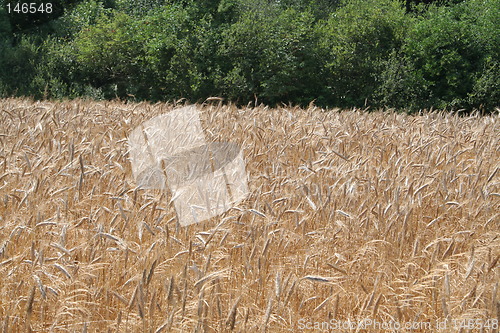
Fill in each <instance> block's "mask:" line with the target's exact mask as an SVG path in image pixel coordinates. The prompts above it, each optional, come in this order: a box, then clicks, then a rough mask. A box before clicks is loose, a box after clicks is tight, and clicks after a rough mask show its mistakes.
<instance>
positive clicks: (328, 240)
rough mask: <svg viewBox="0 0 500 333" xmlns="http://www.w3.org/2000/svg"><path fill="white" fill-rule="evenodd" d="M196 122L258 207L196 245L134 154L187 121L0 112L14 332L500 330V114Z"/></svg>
mask: <svg viewBox="0 0 500 333" xmlns="http://www.w3.org/2000/svg"><path fill="white" fill-rule="evenodd" d="M198 107H199V108H200V118H201V122H202V124H203V126H204V130H205V134H206V136H207V138H208V139H210V140H213V141H220V140H229V141H231V142H235V143H237V144H239V145H241V146H242V149H243V151H244V156H245V162H246V172H247V173H248V179H249V189H250V194H249V196H248V197H247V199H246V200H244V201H242V202H240V203H239V204H238V205H236V206H235V207H234V208H232V209H230V210H229V211H227V212H226V213H224V214H223V215H221V216H218V217H216V218H212V219H211V220H208V221H205V222H203V223H200V224H195V225H191V226H189V227H179V226H178V223H177V222H176V215H175V211H174V209H173V207H172V204H171V202H170V200H171V197H170V194H169V193H168V192H162V191H160V190H142V189H139V188H137V186H136V184H135V182H134V179H133V177H132V172H131V165H130V161H129V157H128V153H127V151H128V146H127V136H128V135H129V133H130V132H131V131H132V130H133V129H134V128H135V127H136V126H138V125H139V124H141V123H142V122H144V121H146V120H148V119H150V118H152V117H154V116H156V115H160V114H162V113H165V112H168V111H169V110H172V109H173V108H174V105H172V104H154V105H152V104H147V103H137V104H133V103H121V102H119V101H113V102H91V101H84V100H72V101H64V102H49V101H42V102H40V101H32V100H29V99H3V100H0V332H180V331H183V332H230V331H234V332H266V331H267V332H298V331H307V332H312V331H318V332H320V331H321V332H324V331H333V330H331V327H330V328H328V327H327V326H322V327H321V329H320V327H319V326H317V325H325V323H329V324H332V323H334V322H338V323H341V322H343V323H345V322H349V321H350V322H354V323H356V322H357V323H359V322H363V321H365V323H366V320H368V319H369V320H372V321H374V322H376V321H378V322H379V323H388V322H392V323H395V322H398V323H410V322H413V323H418V322H420V323H428V324H429V325H437V323H439V322H440V321H443V320H444V319H448V322H447V323H450V325H449V326H447V329H446V330H443V331H450V332H455V331H459V329H456V328H457V327H453V326H452V324H453V325H458V324H464V323H466V325H465V326H463V327H462V331H463V332H468V331H471V332H472V331H478V332H479V331H484V332H493V331H497V329H496V327H495V326H494V323H495V322H496V323H498V319H500V318H499V317H500V295H499V294H500V292H499V291H498V281H500V263H499V257H500V172H499V171H498V169H499V167H500V151H499V150H500V142H499V139H500V124H499V115H498V112H497V113H494V114H492V115H490V116H479V115H477V114H474V115H469V116H461V117H460V116H457V115H452V114H448V113H444V112H426V113H422V114H419V115H407V114H400V113H395V112H391V111H387V112H381V111H373V112H363V111H359V110H346V111H340V110H329V111H326V112H325V111H324V110H321V109H319V108H316V107H314V106H312V105H311V106H310V107H309V108H307V109H301V108H294V107H282V108H275V109H271V108H267V107H263V106H260V107H247V108H237V107H236V106H231V105H229V106H221V105H217V106H216V105H198ZM470 320H472V321H473V323H475V324H474V325H476V327H471V326H470V323H471V321H470ZM490 324H491V325H490ZM467 325H469V326H467ZM481 325H483V326H482V327H480V326H481ZM487 325H490V326H487ZM432 327H433V329H432V330H433V331H435V326H432ZM315 329H316V330H315ZM385 330H386V331H387V330H390V329H387V328H386V329H385ZM336 331H339V332H343V331H352V332H354V331H363V332H366V331H378V332H380V331H381V330H380V327H378V328H376V327H367V328H366V329H365V328H360V327H358V328H352V327H343V328H340V329H339V330H336ZM399 331H401V332H406V331H408V332H409V331H413V332H425V331H429V327H427V328H425V327H424V328H422V327H412V329H410V328H408V327H406V328H402V329H401V330H399Z"/></svg>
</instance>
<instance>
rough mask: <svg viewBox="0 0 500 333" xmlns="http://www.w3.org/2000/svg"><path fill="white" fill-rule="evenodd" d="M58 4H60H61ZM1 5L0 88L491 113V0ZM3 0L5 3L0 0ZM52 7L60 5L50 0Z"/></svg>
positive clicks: (494, 12) (494, 30)
mask: <svg viewBox="0 0 500 333" xmlns="http://www.w3.org/2000/svg"><path fill="white" fill-rule="evenodd" d="M61 3H62V2H61ZM68 4H71V5H67V6H66V8H64V6H63V7H61V8H59V14H58V15H57V16H55V17H52V18H51V19H50V20H49V19H44V20H43V19H41V20H40V23H39V24H38V25H36V26H33V24H32V25H30V26H23V25H22V24H16V26H15V27H14V26H13V24H14V22H28V21H26V19H25V18H24V19H21V18H19V17H15V15H16V14H12V13H11V14H9V13H7V12H6V10H5V8H6V7H5V6H2V8H1V9H0V95H1V96H9V95H32V96H34V97H36V98H44V97H45V98H65V97H69V98H71V97H77V96H90V97H92V98H115V97H119V98H131V99H136V100H144V99H147V100H153V101H156V100H169V99H176V98H181V97H185V98H187V99H189V100H191V101H192V102H194V101H201V100H204V99H206V98H207V97H210V96H221V97H224V98H226V99H227V100H230V101H235V102H238V103H242V104H246V103H248V102H249V101H254V100H255V99H258V101H260V102H263V103H267V104H276V103H294V104H307V103H309V102H311V101H313V100H314V101H315V103H316V104H318V105H321V106H332V107H333V106H341V107H351V106H365V105H369V106H387V107H395V108H399V109H406V110H418V109H422V108H430V107H436V108H449V109H460V108H465V109H473V108H482V109H484V110H487V111H488V110H489V111H491V110H493V109H494V107H496V106H498V105H499V104H500V103H499V101H500V96H499V94H500V93H499V91H500V87H499V77H500V65H499V59H500V50H499V48H500V46H499V45H500V2H499V1H498V0H469V1H463V2H458V1H450V2H444V3H440V5H426V6H417V7H414V8H413V10H411V11H408V8H406V7H407V6H408V1H398V0H344V1H337V0H309V1H297V0H286V1H284V0H283V1H269V0H219V1H208V0H204V1H194V0H183V1H182V0H181V1H179V0H178V1H173V0H171V1H164V0H149V1H148V0H140V1H133V0H108V1H97V0H79V1H78V0H75V1H70V2H68ZM4 5H5V3H4ZM61 6H62V5H61Z"/></svg>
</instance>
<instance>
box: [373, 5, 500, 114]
mask: <svg viewBox="0 0 500 333" xmlns="http://www.w3.org/2000/svg"><path fill="white" fill-rule="evenodd" d="M495 7H497V8H496V9H499V10H500V8H498V2H497V1H494V0H488V1H479V0H472V1H469V2H464V3H460V4H457V5H454V6H451V7H431V8H430V9H429V10H428V11H427V12H426V14H425V16H424V17H423V18H422V19H420V20H419V21H418V22H416V23H415V24H414V25H413V27H412V28H411V29H410V30H409V32H408V35H407V37H406V39H405V43H404V45H403V46H402V48H401V56H402V59H403V60H398V59H391V62H392V63H391V64H390V65H389V66H388V67H387V68H386V72H385V73H384V75H385V77H386V78H387V77H390V76H391V71H392V72H393V73H392V75H394V74H396V73H394V71H393V69H392V68H393V67H394V66H396V64H397V63H399V64H401V63H410V64H411V65H410V66H411V70H403V71H400V72H399V73H398V74H397V80H399V81H400V82H402V83H401V86H400V89H402V90H403V91H402V93H401V95H400V96H399V97H398V96H395V95H393V96H390V94H387V92H388V91H389V90H390V88H391V86H392V85H393V84H394V82H391V80H388V81H386V82H384V84H383V86H382V89H381V91H382V94H383V95H385V97H384V98H383V100H384V102H387V103H389V104H393V103H394V104H398V105H401V104H402V103H403V102H404V99H401V97H403V96H406V97H407V98H408V100H407V103H408V104H414V105H419V106H420V107H431V106H434V107H438V108H444V107H448V108H462V107H464V108H469V107H471V106H473V105H475V106H476V107H477V106H478V105H479V104H483V105H488V106H490V107H491V106H493V105H494V104H495V103H496V104H498V98H497V99H495V97H494V96H495V91H494V89H495V87H497V86H498V83H495V79H494V73H495V72H498V59H499V56H500V54H499V52H498V48H499V46H498V45H500V40H499V28H498V27H499V25H498V24H497V25H495V24H494V22H495V21H496V22H498V15H499V14H498V13H500V11H499V10H497V11H496V13H494V12H495V11H494V10H493V9H494V8H495ZM488 15H490V16H492V17H489V18H488V17H487V16H488ZM484 16H486V18H485V17H484ZM497 77H498V76H497ZM497 80H498V79H497ZM417 84H418V85H417ZM415 87H418V89H419V90H418V93H414V92H413V91H412V90H413V89H415ZM489 93H491V94H492V95H491V98H488V96H487V94H489ZM496 96H497V97H498V93H497V95H496ZM398 99H399V100H398ZM478 103H479V104H478Z"/></svg>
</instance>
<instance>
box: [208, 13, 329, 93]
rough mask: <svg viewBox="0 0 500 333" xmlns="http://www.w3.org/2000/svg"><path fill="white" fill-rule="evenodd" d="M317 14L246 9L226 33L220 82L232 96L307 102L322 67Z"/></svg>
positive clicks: (221, 50)
mask: <svg viewBox="0 0 500 333" xmlns="http://www.w3.org/2000/svg"><path fill="white" fill-rule="evenodd" d="M313 20H314V18H313V16H312V15H311V14H310V13H309V12H307V11H306V12H297V11H296V10H294V9H287V10H285V11H279V10H276V9H274V10H273V8H268V10H261V11H260V12H259V11H253V12H247V13H245V14H244V15H243V16H242V18H241V19H240V20H238V22H236V23H234V24H233V25H231V26H230V27H228V28H227V29H226V30H225V31H224V32H223V34H222V38H223V41H222V45H221V48H220V50H219V54H220V55H221V56H222V58H223V59H224V60H223V61H222V62H221V66H222V67H221V68H222V76H220V77H219V79H218V81H217V83H216V84H217V87H218V88H219V89H220V91H221V92H222V93H223V94H224V95H225V96H227V97H229V98H230V99H233V100H234V99H239V100H240V102H248V101H249V100H253V98H254V95H256V96H257V97H258V98H260V99H261V100H262V101H263V102H265V103H277V102H279V101H293V102H305V101H306V100H307V102H309V101H310V100H312V99H313V98H314V97H312V96H314V94H315V93H314V92H313V90H317V88H318V83H317V80H318V79H319V77H318V76H317V74H318V73H319V72H320V70H321V65H320V62H319V59H317V57H316V52H315V50H314V49H315V45H316V35H315V32H314V30H313V24H312V22H313Z"/></svg>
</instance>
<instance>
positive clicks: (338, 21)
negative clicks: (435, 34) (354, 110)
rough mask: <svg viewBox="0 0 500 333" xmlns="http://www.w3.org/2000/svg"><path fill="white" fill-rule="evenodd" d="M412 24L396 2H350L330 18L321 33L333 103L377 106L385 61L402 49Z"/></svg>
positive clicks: (355, 0)
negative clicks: (367, 103)
mask: <svg viewBox="0 0 500 333" xmlns="http://www.w3.org/2000/svg"><path fill="white" fill-rule="evenodd" d="M410 23H411V20H410V18H409V17H407V16H405V11H404V8H403V7H402V5H401V3H400V2H399V1H395V0H381V1H379V0H351V1H346V2H344V3H343V5H342V7H341V8H340V9H339V10H337V11H336V12H335V13H333V14H332V15H331V16H330V18H329V20H328V21H327V22H326V23H325V24H324V25H323V26H321V27H320V28H319V30H320V31H321V35H322V40H321V44H320V45H321V49H322V52H323V54H324V57H325V61H326V64H325V67H326V69H327V70H328V77H327V78H326V80H327V85H328V89H329V91H330V94H331V101H332V102H333V103H335V104H337V105H341V106H354V105H357V106H360V105H363V104H365V102H366V100H368V102H369V103H373V101H372V100H371V99H372V98H373V97H374V95H375V93H376V87H377V85H378V84H379V79H380V75H381V73H382V71H383V66H384V61H385V60H386V59H387V57H388V56H389V55H390V54H391V53H392V51H393V50H397V49H398V48H399V47H400V45H401V44H402V41H403V38H404V35H405V30H406V26H408V25H409V24H410Z"/></svg>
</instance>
